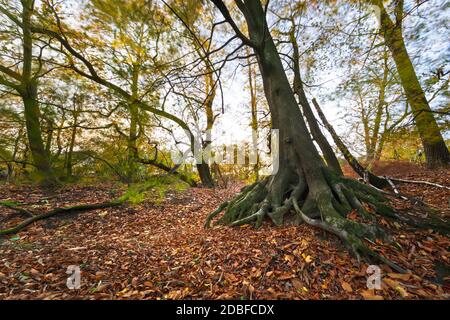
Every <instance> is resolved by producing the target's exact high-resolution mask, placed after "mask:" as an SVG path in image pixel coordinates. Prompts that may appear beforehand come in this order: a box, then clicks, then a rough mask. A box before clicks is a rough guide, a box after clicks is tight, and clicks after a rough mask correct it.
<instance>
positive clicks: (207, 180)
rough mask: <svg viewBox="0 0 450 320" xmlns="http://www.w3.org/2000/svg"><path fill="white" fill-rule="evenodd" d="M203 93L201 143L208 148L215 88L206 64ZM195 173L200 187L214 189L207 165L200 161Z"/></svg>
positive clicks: (209, 68) (211, 71)
mask: <svg viewBox="0 0 450 320" xmlns="http://www.w3.org/2000/svg"><path fill="white" fill-rule="evenodd" d="M205 84H206V85H205V92H206V94H207V96H206V99H205V111H206V137H205V140H204V142H203V148H208V147H210V146H211V143H212V137H211V135H212V129H213V126H214V121H215V118H214V111H213V103H214V98H215V96H216V88H215V84H214V78H213V68H212V67H211V66H210V65H209V63H208V62H206V75H205ZM197 171H198V174H199V176H200V180H201V182H202V185H203V186H204V187H206V188H213V187H214V185H215V184H214V179H213V177H212V175H211V168H210V166H209V163H207V162H205V161H204V160H203V161H202V163H201V164H197Z"/></svg>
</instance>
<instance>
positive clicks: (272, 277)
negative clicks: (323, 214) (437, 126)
mask: <svg viewBox="0 0 450 320" xmlns="http://www.w3.org/2000/svg"><path fill="white" fill-rule="evenodd" d="M375 172H376V173H378V174H385V175H389V176H393V177H401V178H405V179H416V180H417V179H420V180H428V181H432V182H435V183H440V184H443V185H447V186H449V185H450V175H449V170H441V171H435V172H431V171H427V170H425V169H424V168H421V167H419V166H414V165H410V164H404V165H399V164H398V163H396V164H389V163H388V164H384V165H382V166H379V167H376V168H375ZM347 173H348V174H349V175H350V174H351V173H350V172H349V171H348V170H347ZM241 186H242V185H239V184H235V185H233V186H232V187H230V188H228V189H215V190H208V189H200V188H191V189H188V190H185V191H176V192H168V193H167V194H166V196H165V200H164V201H162V202H161V201H152V200H151V199H149V200H147V201H144V202H143V203H140V204H137V205H133V206H130V205H127V206H120V207H115V208H110V209H101V210H96V211H90V212H83V213H78V214H64V215H62V216H58V217H54V218H50V219H48V220H44V221H39V222H36V223H34V224H33V225H32V226H30V227H29V228H28V229H26V230H24V231H22V232H20V233H18V234H17V235H12V236H7V237H3V238H0V299H380V300H381V299H448V298H449V297H450V295H449V293H450V286H449V279H450V278H449V263H450V261H449V258H450V255H449V251H448V249H449V247H450V241H449V239H448V238H447V237H445V236H442V235H439V234H437V233H435V232H432V231H430V230H421V231H417V230H412V229H411V228H410V227H407V226H405V225H402V224H401V223H398V222H393V221H387V220H383V221H382V224H383V226H384V227H386V228H387V229H389V230H390V232H391V234H392V236H393V240H394V242H393V244H391V245H385V244H382V243H374V244H372V248H374V249H376V250H377V251H378V252H380V253H382V254H384V255H386V256H387V257H388V258H389V259H391V260H392V261H394V262H396V263H397V264H399V265H400V266H402V267H404V268H407V269H409V270H410V273H408V274H397V273H395V272H393V271H392V270H390V269H389V267H387V266H383V265H381V268H382V279H383V281H382V288H381V289H380V290H369V289H367V286H366V281H367V276H368V274H367V273H366V269H367V266H368V264H367V263H366V262H361V264H358V262H357V260H356V259H355V258H353V257H352V256H351V255H350V254H349V253H348V252H347V251H346V250H345V249H344V248H343V246H342V244H341V243H340V241H339V240H338V239H337V238H336V237H334V236H331V235H329V234H326V233H324V232H323V231H320V230H316V229H313V228H311V227H309V226H307V225H301V226H298V227H294V226H286V227H274V226H273V225H271V224H270V223H268V222H267V223H265V224H264V225H263V227H262V228H260V229H258V230H255V229H254V228H252V227H250V226H244V227H241V228H227V227H214V228H212V229H209V230H205V229H204V228H203V224H204V221H205V218H206V216H207V215H208V214H209V213H210V212H211V211H212V210H214V209H215V208H216V207H217V206H218V205H219V204H220V203H221V202H222V201H224V200H226V199H229V198H231V197H232V196H233V195H234V194H236V193H237V192H238V191H239V188H240V187H241ZM398 187H399V189H400V190H401V191H402V192H404V193H406V194H410V195H414V196H417V197H419V198H420V199H421V200H423V201H424V202H426V203H427V204H429V205H430V206H432V207H434V208H437V209H439V210H440V214H441V215H443V216H446V217H447V218H448V216H449V208H448V206H449V203H448V201H449V197H450V192H449V191H448V190H445V189H439V188H435V187H431V186H424V185H414V184H398ZM123 190H124V187H121V186H119V185H115V184H100V185H95V186H81V185H71V186H66V187H65V188H64V189H62V190H60V191H59V192H57V193H55V194H47V193H45V192H43V191H42V190H40V189H38V188H36V187H31V186H24V185H22V186H15V185H10V184H3V185H0V200H3V201H5V200H9V201H15V202H21V203H23V204H24V205H23V207H24V208H27V209H29V210H30V211H33V212H35V213H39V212H45V211H47V210H50V209H52V208H55V207H58V206H65V205H74V204H82V203H95V202H102V201H105V200H108V199H114V198H115V197H117V195H119V194H121V193H122V192H123ZM393 204H394V205H395V206H396V208H398V209H399V210H400V211H401V212H403V213H404V214H412V215H414V214H419V215H420V214H424V213H423V212H420V210H417V209H415V208H413V205H412V204H411V203H410V202H408V201H402V200H394V201H393ZM12 212H13V211H11V210H10V209H7V208H0V228H1V229H4V228H5V227H8V226H12V225H15V224H16V223H18V222H19V221H21V219H23V218H20V217H14V218H12V219H6V218H8V217H10V216H9V215H11V213H12ZM69 265H77V266H80V268H81V289H78V290H69V289H68V288H67V286H66V279H67V276H68V275H67V274H66V270H67V267H68V266H69Z"/></svg>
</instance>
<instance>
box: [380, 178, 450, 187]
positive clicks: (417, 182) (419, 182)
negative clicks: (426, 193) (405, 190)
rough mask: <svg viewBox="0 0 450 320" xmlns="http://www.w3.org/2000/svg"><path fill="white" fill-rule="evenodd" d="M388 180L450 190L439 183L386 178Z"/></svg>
mask: <svg viewBox="0 0 450 320" xmlns="http://www.w3.org/2000/svg"><path fill="white" fill-rule="evenodd" d="M385 178H386V180H388V181H389V180H392V181H395V182H402V183H414V184H425V185H428V186H432V187H436V188H442V189H447V190H450V187H447V186H443V185H440V184H437V183H433V182H428V181H417V180H406V179H398V178H391V177H385Z"/></svg>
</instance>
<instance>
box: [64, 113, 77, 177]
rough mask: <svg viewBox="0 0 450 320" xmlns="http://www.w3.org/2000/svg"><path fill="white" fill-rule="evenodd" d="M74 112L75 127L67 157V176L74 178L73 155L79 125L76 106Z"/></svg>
mask: <svg viewBox="0 0 450 320" xmlns="http://www.w3.org/2000/svg"><path fill="white" fill-rule="evenodd" d="M74 109H75V110H74V113H73V128H72V133H71V136H70V143H69V149H68V150H67V159H66V175H67V178H69V179H70V178H72V176H73V171H72V168H73V166H72V157H73V149H74V147H75V140H76V137H77V125H78V111H77V110H76V108H74Z"/></svg>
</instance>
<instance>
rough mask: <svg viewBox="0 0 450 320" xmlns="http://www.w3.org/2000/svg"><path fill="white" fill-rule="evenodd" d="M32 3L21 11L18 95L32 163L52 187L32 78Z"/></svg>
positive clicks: (27, 2) (53, 178)
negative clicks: (21, 52) (20, 71)
mask: <svg viewBox="0 0 450 320" xmlns="http://www.w3.org/2000/svg"><path fill="white" fill-rule="evenodd" d="M33 3H34V1H30V0H24V1H22V4H23V11H22V24H23V26H22V30H23V73H22V83H21V90H20V95H21V97H22V100H23V104H24V108H25V125H26V129H27V136H28V142H29V145H30V150H31V155H32V157H33V163H34V165H35V166H36V168H37V170H38V172H39V174H40V176H41V177H40V180H41V182H42V184H43V185H53V184H55V183H56V179H55V177H54V175H53V171H52V168H51V165H50V159H49V156H48V154H47V152H46V151H45V148H44V142H43V140H42V131H41V124H40V112H39V105H38V102H37V94H38V93H37V86H38V84H37V81H36V80H35V79H33V77H32V59H33V55H32V51H33V48H32V36H31V16H32V13H33Z"/></svg>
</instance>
